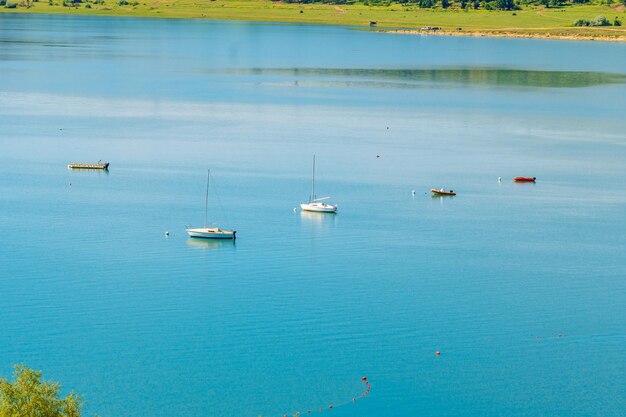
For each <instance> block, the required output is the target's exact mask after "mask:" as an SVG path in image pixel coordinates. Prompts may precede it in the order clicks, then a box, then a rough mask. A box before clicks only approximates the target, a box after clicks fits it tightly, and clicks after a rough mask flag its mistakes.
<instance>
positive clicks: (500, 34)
mask: <svg viewBox="0 0 626 417" xmlns="http://www.w3.org/2000/svg"><path fill="white" fill-rule="evenodd" d="M381 32H384V33H393V34H400V35H424V36H475V37H485V38H525V39H558V40H567V41H599V42H626V35H624V36H593V35H585V34H575V33H574V34H558V33H557V34H551V33H549V32H548V33H540V32H539V33H531V32H526V33H524V32H506V31H490V32H487V31H485V32H483V31H449V30H438V31H424V30H405V29H397V30H381Z"/></svg>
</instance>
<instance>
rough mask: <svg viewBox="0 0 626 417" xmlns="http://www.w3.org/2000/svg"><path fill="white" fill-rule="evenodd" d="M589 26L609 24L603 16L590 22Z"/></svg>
mask: <svg viewBox="0 0 626 417" xmlns="http://www.w3.org/2000/svg"><path fill="white" fill-rule="evenodd" d="M590 26H611V22H609V19H607V18H606V17H604V16H597V17H596V18H595V19H593V20H592V21H591V25H590Z"/></svg>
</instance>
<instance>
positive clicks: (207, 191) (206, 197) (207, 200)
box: [204, 169, 211, 228]
mask: <svg viewBox="0 0 626 417" xmlns="http://www.w3.org/2000/svg"><path fill="white" fill-rule="evenodd" d="M210 175H211V170H210V169H209V170H207V173H206V194H205V196H204V227H205V228H206V223H207V213H208V209H209V177H210Z"/></svg>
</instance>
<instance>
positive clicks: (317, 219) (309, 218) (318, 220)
mask: <svg viewBox="0 0 626 417" xmlns="http://www.w3.org/2000/svg"><path fill="white" fill-rule="evenodd" d="M300 219H302V220H303V222H302V223H308V224H311V225H314V226H322V225H328V224H333V223H335V222H336V221H337V215H336V214H335V213H332V214H329V213H324V212H318V211H306V210H302V211H300Z"/></svg>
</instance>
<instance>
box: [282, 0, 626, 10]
mask: <svg viewBox="0 0 626 417" xmlns="http://www.w3.org/2000/svg"><path fill="white" fill-rule="evenodd" d="M282 2H283V3H292V4H293V3H296V4H314V3H321V4H334V5H342V4H363V5H366V6H391V5H392V4H400V5H404V6H415V7H419V8H422V9H430V8H435V7H440V8H442V9H448V8H450V7H456V8H460V9H475V10H478V9H482V10H519V9H520V8H521V6H522V5H540V6H544V7H562V6H565V5H574V4H592V3H598V2H599V3H601V4H604V5H609V6H610V5H611V4H614V3H616V4H619V3H621V4H624V5H626V0H282Z"/></svg>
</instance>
